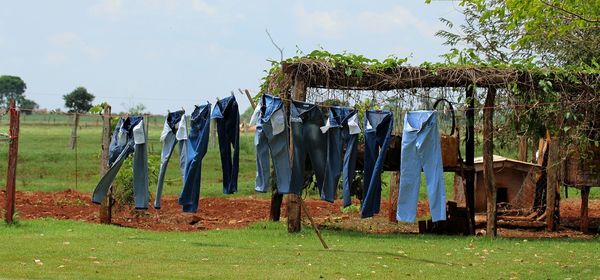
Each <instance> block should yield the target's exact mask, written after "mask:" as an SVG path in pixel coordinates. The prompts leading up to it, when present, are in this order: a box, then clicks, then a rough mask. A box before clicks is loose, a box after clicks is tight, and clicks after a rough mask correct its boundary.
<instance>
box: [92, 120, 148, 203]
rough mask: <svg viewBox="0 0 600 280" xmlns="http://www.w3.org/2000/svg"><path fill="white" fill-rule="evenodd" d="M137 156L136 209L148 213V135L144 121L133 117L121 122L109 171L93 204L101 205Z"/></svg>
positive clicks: (112, 150) (97, 190)
mask: <svg viewBox="0 0 600 280" xmlns="http://www.w3.org/2000/svg"><path fill="white" fill-rule="evenodd" d="M131 154H133V194H134V203H135V208H137V209H148V200H149V197H150V195H149V193H148V151H147V148H146V135H145V132H144V118H143V117H141V116H130V117H127V118H121V119H119V122H118V123H117V125H116V127H115V130H114V131H113V136H112V139H111V142H110V146H109V150H108V166H109V169H108V171H107V172H106V174H104V176H102V178H100V181H99V182H98V185H96V188H95V189H94V193H93V194H92V202H93V203H97V204H100V203H102V200H103V199H104V197H105V196H106V194H107V193H108V190H109V189H110V186H111V185H112V183H113V181H114V180H115V178H116V177H117V173H119V170H120V169H121V166H123V162H124V161H125V159H127V157H128V156H129V155H131Z"/></svg>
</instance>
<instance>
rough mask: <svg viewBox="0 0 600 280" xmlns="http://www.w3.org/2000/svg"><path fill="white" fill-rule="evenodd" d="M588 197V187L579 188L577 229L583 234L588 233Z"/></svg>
mask: <svg viewBox="0 0 600 280" xmlns="http://www.w3.org/2000/svg"><path fill="white" fill-rule="evenodd" d="M589 197H590V187H587V186H586V187H582V188H581V218H580V219H581V220H580V221H579V228H580V230H581V231H582V232H583V233H588V230H589V228H590V222H589V217H588V200H589Z"/></svg>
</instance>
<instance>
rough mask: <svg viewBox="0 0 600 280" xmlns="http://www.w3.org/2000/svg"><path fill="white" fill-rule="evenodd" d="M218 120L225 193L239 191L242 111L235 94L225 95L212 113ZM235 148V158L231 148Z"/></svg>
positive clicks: (213, 117) (212, 116)
mask: <svg viewBox="0 0 600 280" xmlns="http://www.w3.org/2000/svg"><path fill="white" fill-rule="evenodd" d="M211 118H212V119H215V120H216V122H217V133H218V134H219V151H220V152H221V168H222V169H223V193H224V194H232V193H235V192H237V183H238V172H239V166H240V111H239V109H238V104H237V101H236V100H235V97H234V96H229V97H225V98H223V99H221V100H219V102H217V104H215V108H214V110H213V112H212V115H211ZM232 148H233V158H232V157H231V156H232V155H231V152H232V151H231V149H232Z"/></svg>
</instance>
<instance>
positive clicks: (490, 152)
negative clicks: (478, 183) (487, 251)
mask: <svg viewBox="0 0 600 280" xmlns="http://www.w3.org/2000/svg"><path fill="white" fill-rule="evenodd" d="M495 99H496V88H495V87H490V88H488V92H487V97H486V98H485V107H484V108H483V183H484V185H485V189H486V195H485V197H486V200H487V210H486V213H487V226H486V230H487V236H489V237H496V234H497V228H496V227H497V226H496V218H497V216H496V202H497V201H496V200H497V199H496V197H497V193H496V180H495V178H494V104H495Z"/></svg>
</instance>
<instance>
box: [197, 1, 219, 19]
mask: <svg viewBox="0 0 600 280" xmlns="http://www.w3.org/2000/svg"><path fill="white" fill-rule="evenodd" d="M192 9H193V10H194V11H196V12H199V13H201V14H204V15H207V16H210V17H214V16H217V15H218V14H219V11H218V9H217V8H216V7H215V6H212V5H210V4H208V3H206V2H205V1H203V0H193V1H192Z"/></svg>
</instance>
